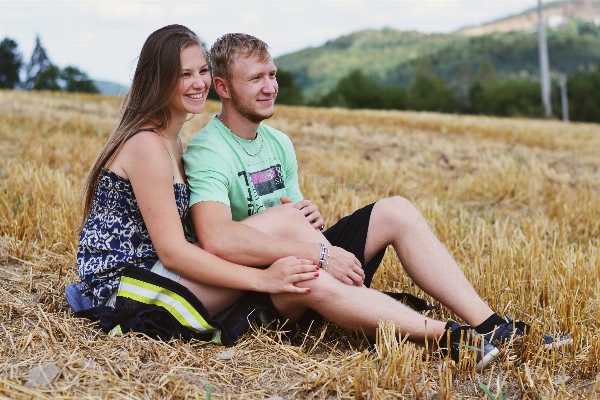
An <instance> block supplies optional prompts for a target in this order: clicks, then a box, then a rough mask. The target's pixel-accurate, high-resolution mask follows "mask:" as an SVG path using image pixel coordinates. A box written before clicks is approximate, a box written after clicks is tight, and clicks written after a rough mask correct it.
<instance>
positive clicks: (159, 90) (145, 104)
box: [77, 25, 203, 233]
mask: <svg viewBox="0 0 600 400" xmlns="http://www.w3.org/2000/svg"><path fill="white" fill-rule="evenodd" d="M192 45H196V46H199V47H200V48H203V47H202V44H201V42H200V40H199V39H198V36H196V34H195V33H194V32H192V31H191V30H189V29H188V28H186V27H185V26H182V25H169V26H165V27H164V28H161V29H159V30H157V31H155V32H153V33H152V34H151V35H150V36H148V39H146V42H145V43H144V46H143V47H142V51H141V52H140V57H139V59H138V63H137V67H136V69H135V73H134V75H133V81H132V83H131V89H130V90H129V93H127V95H126V96H125V99H124V100H123V104H122V105H121V115H120V118H119V124H118V125H117V128H116V129H115V131H114V132H113V133H112V135H111V136H110V137H109V139H108V142H107V143H106V145H105V146H104V148H103V149H102V151H101V152H100V154H99V155H98V157H97V158H96V161H95V162H94V165H93V166H92V169H91V170H90V172H89V173H88V175H87V177H86V181H85V186H84V190H83V200H84V203H83V216H82V219H81V223H80V225H79V227H78V228H77V232H78V233H81V231H82V229H83V227H84V226H85V224H86V222H87V219H88V217H89V215H90V213H91V211H92V204H93V199H94V191H95V190H96V186H97V185H98V180H99V178H100V174H101V173H102V170H103V169H104V168H108V166H110V164H111V162H112V161H113V159H114V158H115V156H116V155H117V152H118V151H119V149H120V148H121V147H122V146H123V144H124V143H125V142H126V141H127V140H129V139H130V138H131V137H132V136H133V135H134V134H135V132H136V131H137V130H138V129H139V127H141V126H143V125H144V124H147V123H149V122H152V124H154V125H155V126H156V128H158V129H160V128H163V127H166V126H167V125H168V124H169V121H170V119H171V115H170V112H169V109H168V106H169V103H170V101H171V96H172V95H173V92H174V91H175V88H176V87H177V83H178V77H179V74H180V73H181V52H182V51H183V49H185V48H186V47H188V46H192Z"/></svg>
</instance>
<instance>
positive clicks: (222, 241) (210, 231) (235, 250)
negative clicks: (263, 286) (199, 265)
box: [191, 201, 320, 267]
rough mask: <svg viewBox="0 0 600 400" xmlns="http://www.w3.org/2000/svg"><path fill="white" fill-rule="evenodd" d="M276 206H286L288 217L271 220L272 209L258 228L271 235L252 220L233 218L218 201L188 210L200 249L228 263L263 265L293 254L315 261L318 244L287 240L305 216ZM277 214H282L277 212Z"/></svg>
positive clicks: (318, 251)
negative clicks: (269, 215) (283, 219)
mask: <svg viewBox="0 0 600 400" xmlns="http://www.w3.org/2000/svg"><path fill="white" fill-rule="evenodd" d="M276 207H286V208H287V210H286V213H287V214H286V216H287V217H288V218H290V220H288V221H286V223H281V220H273V221H270V220H269V218H265V217H267V216H268V213H269V212H272V211H269V210H270V209H269V210H266V211H263V212H262V213H261V216H262V217H263V218H262V219H261V224H262V225H264V226H261V229H262V228H264V229H263V230H265V231H268V232H269V233H271V234H266V233H263V232H261V231H259V230H258V229H255V228H254V227H252V226H251V225H252V224H251V223H242V222H236V221H233V220H232V219H231V209H230V208H229V207H227V206H226V205H225V204H223V203H220V202H217V201H204V202H200V203H196V204H194V205H193V206H192V208H191V213H192V220H193V222H194V228H195V230H196V234H197V236H198V241H199V242H200V245H201V246H202V248H203V249H205V250H207V251H208V252H210V253H212V254H214V255H216V256H218V257H221V258H223V259H225V260H228V261H230V262H236V263H241V264H244V265H250V266H254V267H263V266H268V265H270V264H272V263H274V262H275V261H276V260H278V259H280V258H283V257H287V256H292V255H293V256H296V257H298V258H303V259H307V260H313V261H318V259H319V254H320V245H319V243H315V242H314V241H313V242H308V241H307V242H303V241H298V240H291V239H286V237H289V236H290V235H292V234H294V235H295V232H293V231H292V230H294V229H300V227H298V226H297V224H298V223H306V224H307V222H306V221H305V217H304V215H303V214H302V213H301V212H300V211H299V210H295V209H293V208H292V205H291V204H290V205H289V206H283V205H282V206H276ZM279 211H281V210H279ZM263 214H264V215H263ZM296 214H297V216H296ZM277 215H278V216H281V214H280V213H278V214H277ZM252 218H253V217H249V218H248V219H246V220H245V221H247V222H248V221H249V222H251V220H252Z"/></svg>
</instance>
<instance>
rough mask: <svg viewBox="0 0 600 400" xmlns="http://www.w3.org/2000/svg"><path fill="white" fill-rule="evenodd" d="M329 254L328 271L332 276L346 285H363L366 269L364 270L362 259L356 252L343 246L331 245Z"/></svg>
mask: <svg viewBox="0 0 600 400" xmlns="http://www.w3.org/2000/svg"><path fill="white" fill-rule="evenodd" d="M329 255H330V259H329V268H328V270H327V272H329V274H330V275H331V276H333V277H334V278H335V279H337V280H338V281H340V282H342V283H345V284H346V285H352V286H362V284H363V282H364V281H365V271H363V269H362V266H361V265H360V261H358V259H357V258H356V257H355V256H354V254H352V253H350V252H349V251H346V250H344V249H342V248H341V247H337V246H331V247H330V248H329Z"/></svg>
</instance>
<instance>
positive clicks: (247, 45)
mask: <svg viewBox="0 0 600 400" xmlns="http://www.w3.org/2000/svg"><path fill="white" fill-rule="evenodd" d="M239 56H244V57H251V56H258V57H259V59H260V61H264V62H266V61H268V60H269V59H271V54H270V53H269V46H268V45H267V44H266V43H265V42H263V41H262V40H260V39H259V38H257V37H254V36H252V35H247V34H245V33H228V34H226V35H223V36H221V37H220V38H218V39H217V41H216V42H215V43H214V44H213V45H212V47H211V48H210V66H211V69H212V75H213V78H216V77H219V78H223V79H225V80H229V79H231V69H232V67H233V62H234V61H235V59H236V57H239Z"/></svg>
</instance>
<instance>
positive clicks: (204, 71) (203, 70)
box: [200, 68, 209, 74]
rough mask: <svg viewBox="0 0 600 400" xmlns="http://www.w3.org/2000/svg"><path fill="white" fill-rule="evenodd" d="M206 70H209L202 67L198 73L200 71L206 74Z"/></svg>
mask: <svg viewBox="0 0 600 400" xmlns="http://www.w3.org/2000/svg"><path fill="white" fill-rule="evenodd" d="M208 72H209V71H208V68H203V69H201V70H200V73H201V74H206V73H208Z"/></svg>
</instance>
